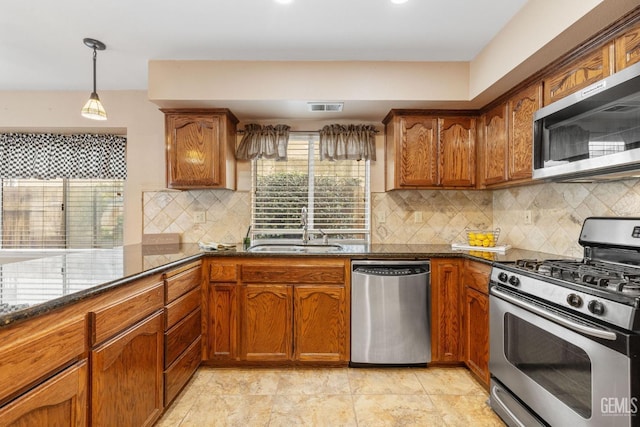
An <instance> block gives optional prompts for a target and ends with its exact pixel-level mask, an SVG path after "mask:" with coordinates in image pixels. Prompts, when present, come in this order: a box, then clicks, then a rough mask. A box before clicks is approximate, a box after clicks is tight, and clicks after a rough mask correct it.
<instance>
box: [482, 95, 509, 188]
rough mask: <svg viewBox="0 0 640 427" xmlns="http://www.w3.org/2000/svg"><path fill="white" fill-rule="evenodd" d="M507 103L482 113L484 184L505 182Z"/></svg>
mask: <svg viewBox="0 0 640 427" xmlns="http://www.w3.org/2000/svg"><path fill="white" fill-rule="evenodd" d="M507 136H508V133H507V105H506V104H505V103H502V104H500V105H498V106H497V107H494V108H493V109H492V110H490V111H488V112H487V113H485V114H483V115H482V138H481V143H480V147H481V152H482V156H481V159H482V160H481V162H482V164H481V170H482V181H483V183H484V184H486V185H488V184H496V183H499V182H505V181H506V180H507V178H508V176H507V156H508V148H507Z"/></svg>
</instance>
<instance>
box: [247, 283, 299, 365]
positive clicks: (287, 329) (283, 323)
mask: <svg viewBox="0 0 640 427" xmlns="http://www.w3.org/2000/svg"><path fill="white" fill-rule="evenodd" d="M240 313H241V319H242V320H241V330H242V350H241V355H240V357H241V359H242V360H256V361H286V360H291V357H292V344H293V334H292V329H293V318H292V290H291V286H289V285H262V284H257V285H254V284H244V285H242V289H241V297H240Z"/></svg>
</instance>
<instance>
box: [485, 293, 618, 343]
mask: <svg viewBox="0 0 640 427" xmlns="http://www.w3.org/2000/svg"><path fill="white" fill-rule="evenodd" d="M491 292H492V293H493V294H494V295H497V296H499V297H500V298H502V299H504V300H506V301H508V302H510V303H511V304H513V305H516V306H518V307H521V308H524V309H525V310H529V311H531V312H533V313H535V314H537V315H539V316H542V317H544V318H546V319H549V320H551V321H554V322H556V323H559V324H561V325H562V326H566V327H567V328H569V329H573V330H574V331H577V332H581V333H583V334H587V335H590V336H592V337H596V338H602V339H605V340H609V341H615V340H616V334H615V333H613V332H611V331H605V330H602V329H599V328H594V327H591V326H587V325H583V324H580V323H577V322H574V321H572V320H571V319H567V318H565V317H562V316H559V315H557V314H555V313H552V312H550V311H548V310H545V309H544V308H541V307H538V306H535V305H533V304H531V303H529V302H527V301H524V300H521V299H520V298H516V297H514V296H511V295H509V294H506V293H504V292H502V291H500V290H499V289H497V288H496V287H495V286H494V287H492V288H491Z"/></svg>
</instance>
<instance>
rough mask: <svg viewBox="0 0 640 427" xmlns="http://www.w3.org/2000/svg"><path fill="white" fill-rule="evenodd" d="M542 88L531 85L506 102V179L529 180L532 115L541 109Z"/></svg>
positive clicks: (530, 174) (538, 85) (537, 84)
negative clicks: (507, 114) (507, 129)
mask: <svg viewBox="0 0 640 427" xmlns="http://www.w3.org/2000/svg"><path fill="white" fill-rule="evenodd" d="M541 101H542V86H541V85H540V84H539V83H536V84H533V85H531V86H529V87H527V88H526V89H523V90H522V91H520V92H518V93H517V94H516V95H514V96H512V97H511V98H510V99H509V101H508V111H509V120H508V121H509V123H508V126H509V149H508V159H509V164H508V168H507V171H508V179H509V181H515V180H520V179H530V178H531V176H532V170H533V160H532V154H533V115H534V114H535V112H536V111H537V110H538V109H540V107H542V105H541Z"/></svg>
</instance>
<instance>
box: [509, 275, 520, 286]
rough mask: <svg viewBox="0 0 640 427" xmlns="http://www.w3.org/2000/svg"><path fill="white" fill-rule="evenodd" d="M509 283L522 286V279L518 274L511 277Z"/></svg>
mask: <svg viewBox="0 0 640 427" xmlns="http://www.w3.org/2000/svg"><path fill="white" fill-rule="evenodd" d="M509 284H510V285H511V286H520V279H518V277H517V276H511V277H509Z"/></svg>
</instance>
